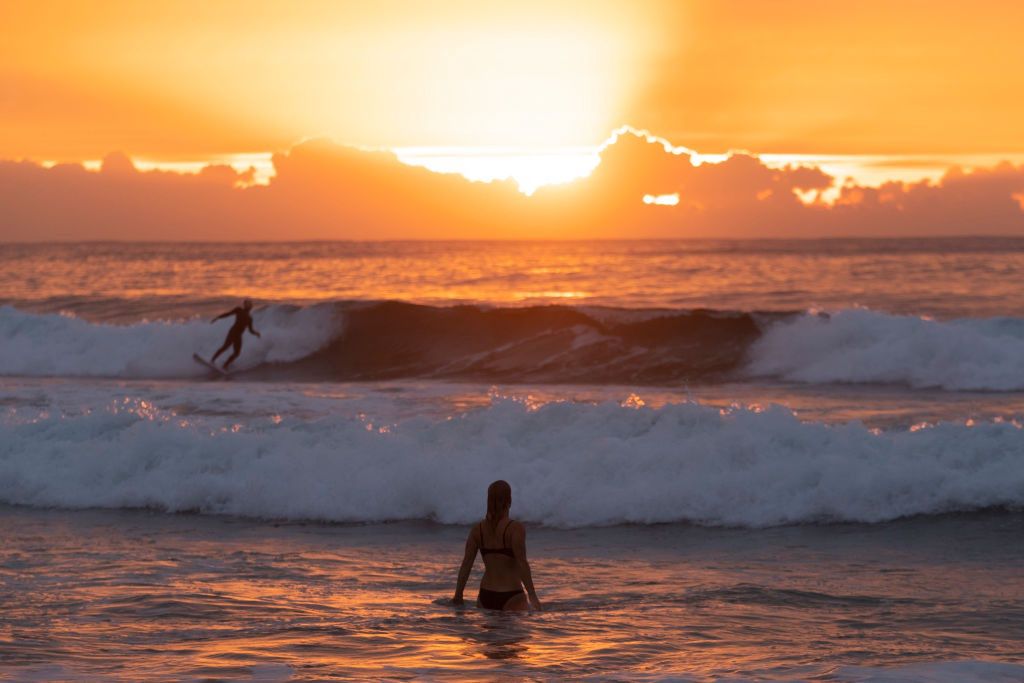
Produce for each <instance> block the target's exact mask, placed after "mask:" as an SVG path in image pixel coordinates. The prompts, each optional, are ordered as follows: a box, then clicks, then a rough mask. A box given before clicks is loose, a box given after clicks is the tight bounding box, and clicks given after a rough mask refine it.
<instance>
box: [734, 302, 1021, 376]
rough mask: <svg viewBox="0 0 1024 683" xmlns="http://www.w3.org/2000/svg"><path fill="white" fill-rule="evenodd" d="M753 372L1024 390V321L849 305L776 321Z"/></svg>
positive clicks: (754, 352)
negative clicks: (938, 317)
mask: <svg viewBox="0 0 1024 683" xmlns="http://www.w3.org/2000/svg"><path fill="white" fill-rule="evenodd" d="M746 372H747V374H748V375H749V376H755V377H756V376H761V377H772V378H778V379H784V380H788V381H794V382H804V383H809V384H829V383H874V384H900V385H904V386H910V387H914V388H938V389H946V390H982V391H1020V390H1024V320H1021V319H1019V318H989V319H981V320H973V319H962V320H949V321H941V322H940V321H937V320H932V319H930V318H921V317H916V316H906V315H889V314H885V313H876V312H873V311H868V310H864V309H847V310H842V311H839V312H837V313H833V314H831V315H802V316H794V317H792V318H790V319H788V320H780V321H777V322H776V323H775V324H773V325H772V326H771V327H770V328H769V329H768V330H767V331H766V334H764V335H763V336H762V337H761V338H759V339H758V340H757V341H756V342H755V343H754V344H753V345H752V347H751V349H750V355H749V363H748V365H747V367H746Z"/></svg>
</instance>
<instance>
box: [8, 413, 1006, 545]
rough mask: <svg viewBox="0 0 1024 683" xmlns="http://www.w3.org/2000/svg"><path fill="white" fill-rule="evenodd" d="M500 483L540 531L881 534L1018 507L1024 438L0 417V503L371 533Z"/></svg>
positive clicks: (729, 417) (532, 421) (947, 426)
mask: <svg viewBox="0 0 1024 683" xmlns="http://www.w3.org/2000/svg"><path fill="white" fill-rule="evenodd" d="M497 478H504V479H507V480H509V481H510V482H511V483H512V485H513V487H514V488H515V490H516V506H515V509H514V511H513V513H514V515H516V516H517V517H519V518H521V519H525V520H528V521H533V522H540V523H543V524H547V525H553V526H588V525H610V524H619V523H658V522H677V521H689V522H696V523H701V524H711V525H741V526H751V527H761V526H768V525H778V524H787V523H797V522H812V521H822V520H824V521H838V520H841V521H857V522H880V521H884V520H890V519H894V518H898V517H901V516H905V515H915V514H929V513H940V512H946V511H955V510H971V509H976V508H983V507H987V506H1021V505H1024V431H1022V430H1021V429H1019V428H1018V427H1017V426H1015V425H1013V424H1010V423H1003V422H994V423H984V424H978V425H975V426H967V425H964V424H954V423H944V424H940V425H937V426H934V427H927V428H923V429H916V430H914V431H894V432H877V431H872V430H869V429H867V428H866V427H864V426H863V425H861V424H859V423H850V424H847V425H840V426H827V425H823V424H817V423H802V422H800V421H799V420H798V419H797V418H796V417H795V416H794V415H793V414H792V413H791V412H790V411H788V410H786V409H784V408H781V407H772V408H770V409H768V410H765V411H757V410H750V409H735V410H731V411H726V412H724V413H723V412H720V411H719V410H718V409H716V408H712V407H709V406H703V405H698V404H692V403H682V404H669V405H666V406H664V407H661V408H658V409H652V408H647V407H640V408H635V407H624V406H620V405H619V404H616V403H602V404H598V405H593V404H580V403H568V402H565V403H549V404H546V405H543V406H541V407H539V408H532V407H531V406H530V405H529V404H528V402H521V401H518V400H510V399H497V398H496V399H494V400H493V402H492V404H491V405H490V406H489V407H486V408H483V409H479V410H474V411H470V412H468V413H465V414H462V415H458V416H454V417H451V418H449V419H438V418H435V417H427V416H422V417H416V418H411V419H408V420H406V421H403V422H400V423H398V424H393V425H380V424H376V423H373V422H372V421H371V420H370V419H369V418H365V419H358V418H339V417H324V418H320V419H316V420H312V421H301V420H299V419H297V418H290V417H285V418H274V419H269V418H268V419H250V420H247V421H246V423H245V424H241V423H240V424H233V423H232V422H231V421H230V419H228V418H216V417H201V418H200V417H195V416H182V415H176V414H175V413H174V412H173V411H168V410H163V409H160V408H157V407H155V406H153V405H152V404H150V403H147V402H145V401H141V400H129V399H126V400H123V401H119V402H117V403H115V404H112V405H109V406H107V407H106V408H105V409H101V410H96V411H94V412H91V413H89V414H84V415H77V416H72V417H60V416H57V415H48V414H45V413H41V414H39V415H38V416H36V417H35V418H34V419H25V416H24V415H23V414H19V416H18V418H17V419H14V418H11V417H8V418H7V419H6V420H5V421H3V422H0V502H5V503H14V504H24V505H34V506H59V507H70V508H79V507H109V508H120V507H149V508H155V509H160V510H169V511H180V510H195V511H202V512H209V513H227V514H237V515H245V516H254V517H273V518H295V519H324V520H336V521H382V520H393V519H434V520H439V521H441V522H446V523H467V522H470V521H472V520H474V519H476V518H477V517H479V515H480V512H481V508H482V505H483V496H484V494H483V492H484V490H485V488H486V486H487V484H488V483H489V482H490V481H492V480H494V479H497Z"/></svg>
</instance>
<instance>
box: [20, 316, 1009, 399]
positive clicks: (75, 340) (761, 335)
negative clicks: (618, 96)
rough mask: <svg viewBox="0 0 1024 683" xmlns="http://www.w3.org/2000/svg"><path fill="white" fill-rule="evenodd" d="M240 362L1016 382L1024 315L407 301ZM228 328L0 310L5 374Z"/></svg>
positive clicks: (109, 359)
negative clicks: (954, 316)
mask: <svg viewBox="0 0 1024 683" xmlns="http://www.w3.org/2000/svg"><path fill="white" fill-rule="evenodd" d="M255 324H256V327H257V329H259V330H260V331H261V332H262V333H263V337H262V338H261V339H256V338H255V337H247V338H246V341H245V349H244V351H243V354H242V356H241V358H240V360H239V361H238V362H237V363H236V365H235V369H236V370H237V371H239V372H236V374H237V375H240V376H241V377H243V378H248V379H261V380H294V381H360V380H389V379H404V378H420V379H457V380H473V381H482V382H518V383H599V384H623V385H680V384H684V383H687V382H713V381H720V380H737V379H750V378H768V379H773V380H782V381H787V382H804V383H811V384H830V383H872V384H879V383H880V384H899V385H904V386H910V387H914V388H939V389H945V390H955V391H960V390H983V391H1020V390H1024V320H1021V319H1017V318H990V319H977V320H974V319H963V320H950V321H936V320H931V319H928V318H921V317H915V316H905V315H891V314H886V313H878V312H873V311H868V310H863V309H847V310H841V311H838V312H835V313H832V314H814V313H757V312H740V311H711V310H683V311H680V310H667V309H661V310H653V309H652V310H627V309H613V308H593V307H591V308H587V307H569V306H533V307H524V308H502V307H486V306H470V305H462V306H423V305H414V304H408V303H401V302H334V303H322V304H317V305H312V306H308V307H299V306H284V305H272V306H267V307H265V308H263V309H261V310H258V311H257V312H256V314H255ZM226 330H227V322H222V323H220V324H219V325H217V326H214V325H209V324H207V322H206V320H205V319H204V320H199V319H191V320H186V321H180V322H146V321H143V322H136V323H133V324H119V325H114V324H103V323H94V322H87V321H86V320H84V319H81V318H77V317H73V316H70V315H60V314H54V313H49V314H40V313H27V312H23V311H21V310H18V309H16V308H13V307H10V306H4V307H0V344H2V350H3V353H2V354H0V375H21V376H37V377H38V376H78V377H122V378H198V377H201V376H203V375H204V374H205V373H206V372H207V370H205V369H204V368H202V367H200V366H198V365H197V364H195V363H194V362H193V361H192V359H191V354H192V353H193V352H198V353H199V354H200V355H203V356H207V357H208V356H209V355H210V354H211V353H212V352H213V351H214V350H215V349H216V348H217V346H218V345H219V344H220V343H221V341H222V339H223V335H224V333H225V332H226Z"/></svg>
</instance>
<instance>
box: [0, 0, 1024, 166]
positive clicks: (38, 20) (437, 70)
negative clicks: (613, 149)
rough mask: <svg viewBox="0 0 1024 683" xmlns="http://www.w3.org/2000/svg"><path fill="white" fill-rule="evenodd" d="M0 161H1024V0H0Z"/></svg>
mask: <svg viewBox="0 0 1024 683" xmlns="http://www.w3.org/2000/svg"><path fill="white" fill-rule="evenodd" d="M0 25H2V26H3V29H2V30H3V34H4V35H3V40H2V41H0V118H2V120H3V122H4V125H3V126H0V158H33V159H52V160H71V159H98V158H100V157H102V156H103V155H104V154H106V153H108V152H110V151H113V150H123V151H126V152H128V153H130V154H132V155H135V156H142V157H147V158H159V159H165V160H174V159H190V160H195V159H203V158H207V157H209V156H213V155H224V154H233V153H242V152H260V151H277V150H280V149H284V148H287V147H289V146H291V145H292V144H294V143H296V142H297V141H300V140H302V139H305V138H309V137H316V136H327V137H330V138H332V139H334V140H336V141H338V142H342V143H346V144H355V145H367V146H376V147H403V146H449V147H452V146H454V147H466V146H478V145H486V146H500V147H509V146H513V147H514V146H528V147H533V148H537V147H562V146H579V145H597V144H599V143H601V142H602V141H603V140H604V139H605V138H606V137H607V135H608V133H609V131H611V130H612V129H614V128H616V127H618V126H619V125H622V124H630V125H633V126H636V127H639V128H646V129H648V130H652V131H655V132H657V133H658V134H659V135H661V136H663V137H666V138H668V139H671V140H673V141H675V142H676V143H677V144H685V145H687V146H689V147H692V148H695V149H698V150H699V151H702V152H724V151H727V150H729V149H747V150H751V151H754V152H758V153H781V154H788V153H805V154H896V155H899V154H952V153H967V154H974V153H1003V152H1006V153H1010V152H1024V126H1022V125H1021V121H1024V68H1022V67H1024V40H1021V38H1020V32H1019V31H1020V27H1021V26H1024V3H1018V2H1009V1H1006V0H999V1H993V0H976V1H974V2H969V3H965V2H963V1H962V0H956V1H952V0H929V1H924V0H899V1H898V2H892V1H879V0H858V1H857V2H852V3H840V2H822V1H820V0H772V1H771V2H758V1H751V0H706V1H697V0H691V1H686V0H666V1H664V2H661V1H646V2H645V1H643V0H641V1H638V2H601V1H600V0H579V1H570V2H566V1H564V0H563V1H560V2H552V1H543V2H542V1H527V2H523V1H519V2H515V3H504V2H480V1H476V0H444V1H435V2H429V3H428V2H414V1H412V0H409V1H395V0H375V1H374V2H337V1H323V2H311V1H306V2H295V3H293V2H266V1H262V2H261V1H259V0H241V1H238V0H227V1H224V0H221V1H216V2H210V1H191V0H176V1H175V2H167V3H149V2H137V1H135V0H99V1H97V2H79V1H63V2H62V1H54V0H26V1H21V0H8V1H7V2H4V3H2V4H0Z"/></svg>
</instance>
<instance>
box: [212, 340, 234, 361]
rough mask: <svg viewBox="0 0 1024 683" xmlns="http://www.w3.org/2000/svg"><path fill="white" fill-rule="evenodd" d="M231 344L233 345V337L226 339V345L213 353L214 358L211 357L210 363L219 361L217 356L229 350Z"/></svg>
mask: <svg viewBox="0 0 1024 683" xmlns="http://www.w3.org/2000/svg"><path fill="white" fill-rule="evenodd" d="M229 346H231V337H228V338H226V339H225V340H224V346H222V347H220V348H219V349H217V353H215V354H213V358H211V359H210V364H211V365H212V364H213V363H215V362H217V356H219V355H220V354H222V353H224V352H225V351H227V350H228V347H229Z"/></svg>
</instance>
